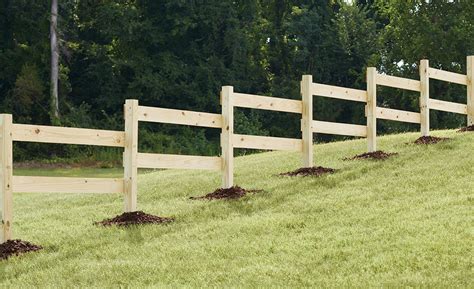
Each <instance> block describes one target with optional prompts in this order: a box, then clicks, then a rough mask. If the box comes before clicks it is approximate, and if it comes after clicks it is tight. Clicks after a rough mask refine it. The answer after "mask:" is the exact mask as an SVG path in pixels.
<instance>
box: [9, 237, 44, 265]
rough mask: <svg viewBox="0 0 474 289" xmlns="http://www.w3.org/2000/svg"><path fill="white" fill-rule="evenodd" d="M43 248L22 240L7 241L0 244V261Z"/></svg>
mask: <svg viewBox="0 0 474 289" xmlns="http://www.w3.org/2000/svg"><path fill="white" fill-rule="evenodd" d="M41 249H43V247H41V246H38V245H34V244H31V243H30V242H26V241H22V240H8V241H6V242H5V243H2V244H0V260H6V259H8V258H9V257H11V256H18V255H20V254H24V253H27V252H34V251H39V250H41Z"/></svg>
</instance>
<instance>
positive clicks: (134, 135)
mask: <svg viewBox="0 0 474 289" xmlns="http://www.w3.org/2000/svg"><path fill="white" fill-rule="evenodd" d="M124 117H125V150H124V153H123V167H124V174H123V175H124V190H125V192H124V193H125V212H133V211H136V210H137V192H138V168H137V154H138V100H136V99H127V100H126V101H125V107H124Z"/></svg>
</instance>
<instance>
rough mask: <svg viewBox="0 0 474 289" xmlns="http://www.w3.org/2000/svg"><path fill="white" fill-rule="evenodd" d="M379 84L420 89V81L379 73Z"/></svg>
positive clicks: (413, 89)
mask: <svg viewBox="0 0 474 289" xmlns="http://www.w3.org/2000/svg"><path fill="white" fill-rule="evenodd" d="M376 81H377V85H383V86H388V87H393V88H399V89H405V90H411V91H417V92H418V91H420V81H418V80H413V79H408V78H402V77H398V76H391V75H385V74H378V73H377V80H376Z"/></svg>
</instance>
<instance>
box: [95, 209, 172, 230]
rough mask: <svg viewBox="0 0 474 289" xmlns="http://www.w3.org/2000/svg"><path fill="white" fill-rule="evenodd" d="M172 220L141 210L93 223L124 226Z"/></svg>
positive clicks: (161, 222)
mask: <svg viewBox="0 0 474 289" xmlns="http://www.w3.org/2000/svg"><path fill="white" fill-rule="evenodd" d="M173 221H174V219H173V218H164V217H158V216H154V215H149V214H146V213H144V212H142V211H135V212H126V213H123V214H121V215H118V216H116V217H114V218H111V219H105V220H103V221H100V222H95V223H94V225H102V226H120V227H125V226H131V225H142V224H163V223H170V222H173Z"/></svg>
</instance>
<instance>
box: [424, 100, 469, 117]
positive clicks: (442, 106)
mask: <svg viewBox="0 0 474 289" xmlns="http://www.w3.org/2000/svg"><path fill="white" fill-rule="evenodd" d="M428 106H429V107H430V109H435V110H441V111H446V112H453V113H459V114H467V105H465V104H462V103H455V102H449V101H443V100H438V99H432V98H430V99H429V100H428Z"/></svg>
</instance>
